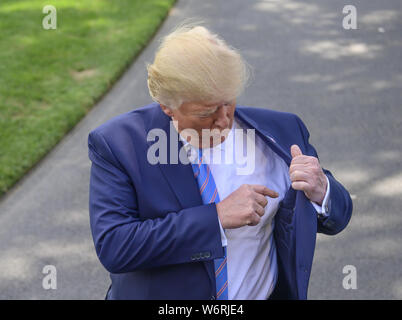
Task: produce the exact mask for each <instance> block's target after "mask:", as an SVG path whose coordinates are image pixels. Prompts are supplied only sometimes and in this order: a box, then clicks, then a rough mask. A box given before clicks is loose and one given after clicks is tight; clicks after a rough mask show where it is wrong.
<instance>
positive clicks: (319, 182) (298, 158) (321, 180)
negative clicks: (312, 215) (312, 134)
mask: <svg viewBox="0 0 402 320" xmlns="http://www.w3.org/2000/svg"><path fill="white" fill-rule="evenodd" d="M290 153H291V154H292V162H291V163H290V167H289V176H290V180H291V181H292V188H293V189H295V190H302V191H304V194H305V195H306V197H307V198H308V199H309V200H311V201H313V202H316V203H317V204H319V205H322V201H323V200H324V197H325V193H326V192H327V179H326V178H325V173H324V171H323V170H322V168H321V165H320V163H319V161H318V159H317V158H316V157H310V156H305V155H303V153H302V152H301V150H300V148H299V146H298V145H296V144H294V145H292V146H291V147H290Z"/></svg>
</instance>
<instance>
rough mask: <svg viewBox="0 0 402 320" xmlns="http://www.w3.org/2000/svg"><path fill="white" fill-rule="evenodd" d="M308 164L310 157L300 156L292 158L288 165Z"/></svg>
mask: <svg viewBox="0 0 402 320" xmlns="http://www.w3.org/2000/svg"><path fill="white" fill-rule="evenodd" d="M310 163H312V161H311V157H310V156H305V155H302V156H297V157H296V158H293V159H292V161H291V163H290V164H291V165H294V164H306V165H307V164H310Z"/></svg>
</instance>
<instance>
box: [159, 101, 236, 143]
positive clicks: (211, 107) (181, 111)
mask: <svg viewBox="0 0 402 320" xmlns="http://www.w3.org/2000/svg"><path fill="white" fill-rule="evenodd" d="M161 108H162V111H163V112H165V113H166V114H167V115H168V116H169V117H171V118H172V120H174V121H177V128H176V129H177V130H178V132H179V133H182V135H183V134H184V132H182V130H184V129H194V130H195V131H196V132H197V134H198V137H199V141H198V143H199V145H200V146H203V147H204V148H210V147H213V146H214V144H215V145H216V144H219V143H222V142H223V141H224V140H225V138H226V136H227V134H228V133H229V131H230V129H231V128H232V125H233V119H234V112H235V108H236V100H232V101H230V102H224V101H221V102H217V103H212V104H205V103H196V102H185V103H183V104H182V105H181V106H180V107H179V108H177V109H170V108H168V107H166V106H164V105H161ZM203 129H207V130H215V136H216V133H217V132H219V134H218V135H219V138H216V139H215V140H214V139H213V138H212V137H210V138H209V139H208V140H210V141H202V130H203ZM225 129H226V130H225ZM212 132H214V131H212ZM186 133H187V132H186ZM192 139H193V138H187V141H189V142H190V143H192V144H194V143H193V142H194V140H192ZM218 140H220V141H218Z"/></svg>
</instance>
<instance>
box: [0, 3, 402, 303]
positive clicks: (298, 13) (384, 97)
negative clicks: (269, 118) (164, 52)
mask: <svg viewBox="0 0 402 320" xmlns="http://www.w3.org/2000/svg"><path fill="white" fill-rule="evenodd" d="M355 3H356V7H357V13H358V28H359V30H344V29H343V28H342V19H343V15H342V8H343V5H344V3H343V2H342V1H330V0H323V1H314V2H313V1H304V2H303V3H302V2H299V1H296V0H281V1H256V0H248V1H244V0H230V1H227V0H225V1H224V0H213V1H212V0H208V1H196V0H188V1H185V0H179V1H178V3H177V4H176V6H175V8H174V9H173V10H172V12H171V14H170V16H169V17H168V19H167V20H166V21H165V23H164V25H163V26H162V28H161V29H160V30H159V32H158V34H157V35H156V37H155V38H154V40H153V41H152V42H151V43H150V45H149V46H148V47H147V48H146V49H145V50H144V51H143V52H142V54H141V55H140V56H139V58H138V59H137V60H136V61H135V63H134V64H133V65H132V66H131V67H130V68H129V70H128V71H127V72H126V73H125V75H124V76H123V77H122V79H121V80H120V81H119V82H118V83H117V84H116V85H115V86H114V88H113V89H112V90H111V91H110V92H109V93H108V94H107V95H106V96H105V97H104V99H102V100H101V101H100V103H98V104H97V105H96V106H95V107H94V108H93V110H92V111H91V112H90V113H89V114H88V115H87V117H86V118H85V119H83V120H82V121H81V122H80V123H79V124H78V125H77V126H76V127H75V129H74V130H72V132H71V133H70V134H68V135H67V136H66V137H65V138H64V139H63V141H61V143H60V144H59V145H58V146H57V147H56V148H55V149H54V150H53V151H52V152H51V153H50V154H49V155H48V156H47V157H46V158H45V159H44V160H43V161H42V162H41V163H40V164H39V165H38V166H37V167H36V168H35V169H34V170H32V172H31V173H30V174H28V175H27V176H26V177H25V178H24V179H23V180H22V181H21V182H20V183H19V184H18V185H17V186H16V187H15V188H14V189H13V190H11V192H9V194H8V195H7V196H6V197H5V198H4V199H3V200H2V201H1V203H0V226H1V233H0V299H103V297H104V294H105V292H106V289H107V287H108V284H109V280H108V274H107V272H105V270H104V269H103V267H102V266H101V265H100V263H99V261H98V260H97V257H96V254H95V251H94V248H93V243H92V239H91V235H90V229H89V219H88V181H89V168H90V161H89V160H88V157H87V135H88V133H89V131H91V130H92V129H93V128H95V127H96V126H98V125H99V124H101V123H103V122H105V121H106V120H108V119H110V118H111V117H113V116H115V115H117V114H120V113H123V112H126V111H129V110H131V109H134V108H137V107H139V106H142V105H145V104H148V103H149V102H150V98H149V96H148V92H147V87H146V69H145V63H146V62H151V61H152V59H153V54H154V51H155V49H156V47H157V45H158V43H157V39H159V38H160V37H161V36H163V35H165V34H167V33H168V32H169V31H170V30H171V29H172V28H173V27H174V26H175V25H177V24H178V23H179V22H181V21H182V20H183V19H184V18H187V17H198V18H202V19H203V20H204V21H205V22H206V23H207V25H208V26H210V27H211V28H212V29H213V30H215V31H216V32H217V33H219V34H221V35H222V36H223V37H224V38H225V39H226V40H227V42H228V43H229V44H231V45H233V46H234V47H237V48H239V49H240V50H241V51H242V52H243V54H244V56H245V58H246V59H247V60H248V62H249V63H250V64H251V65H252V66H253V67H254V69H255V75H254V81H253V83H252V84H251V85H250V87H249V88H248V89H247V91H246V92H245V94H244V95H243V96H242V98H241V99H240V100H239V103H242V104H246V105H250V106H259V107H265V108H271V109H277V110H284V111H289V112H294V113H297V114H298V115H299V116H301V118H302V119H303V120H304V121H305V123H306V124H307V126H308V128H309V130H310V133H311V141H312V143H313V144H314V145H315V147H316V149H317V150H318V153H319V155H320V160H321V163H322V165H323V166H324V167H326V168H328V169H329V170H331V171H332V173H333V174H334V175H335V176H336V177H337V178H338V179H339V180H340V181H342V182H343V184H344V185H345V186H346V187H347V188H348V189H349V190H350V192H351V193H352V194H353V198H354V204H355V210H354V216H353V218H352V221H351V223H350V225H349V228H348V229H347V230H346V231H345V232H343V233H342V234H340V235H338V236H335V237H328V236H321V235H320V236H319V237H318V242H317V250H316V256H315V262H314V266H313V273H312V278H311V282H310V291H309V298H310V299H327V298H332V299H362V298H366V299H375V298H377V299H382V298H390V299H395V298H399V299H401V298H402V271H401V265H402V246H401V243H402V216H401V214H400V212H401V208H402V197H401V196H402V182H401V181H402V175H401V171H400V168H401V159H402V140H401V133H402V132H401V127H402V120H401V119H402V97H401V92H402V90H401V89H402V88H401V87H402V66H401V61H402V59H401V58H402V56H401V52H402V50H401V49H402V39H401V38H402V37H401V35H402V19H401V18H402V17H401V7H400V2H399V1H396V0H391V1H387V2H386V3H385V2H383V1H374V2H370V3H366V2H363V1H356V2H355ZM381 28H382V29H381ZM45 265H55V266H56V268H57V279H58V282H57V290H44V289H43V288H42V279H43V276H44V275H43V274H42V269H43V267H44V266H45ZM345 265H354V266H355V267H356V268H357V275H358V277H357V285H358V289H357V290H345V289H343V287H342V279H343V277H344V276H345V275H343V274H342V269H343V267H344V266H345Z"/></svg>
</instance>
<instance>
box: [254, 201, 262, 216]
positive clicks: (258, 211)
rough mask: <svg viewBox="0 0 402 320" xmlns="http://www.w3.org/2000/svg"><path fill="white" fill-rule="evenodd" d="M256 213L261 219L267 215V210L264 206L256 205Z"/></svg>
mask: <svg viewBox="0 0 402 320" xmlns="http://www.w3.org/2000/svg"><path fill="white" fill-rule="evenodd" d="M254 211H255V213H256V214H258V215H259V216H260V217H262V216H263V215H264V214H265V209H264V208H263V207H262V206H260V205H259V204H258V203H256V204H255V207H254Z"/></svg>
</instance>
